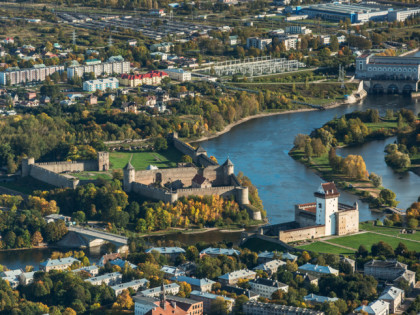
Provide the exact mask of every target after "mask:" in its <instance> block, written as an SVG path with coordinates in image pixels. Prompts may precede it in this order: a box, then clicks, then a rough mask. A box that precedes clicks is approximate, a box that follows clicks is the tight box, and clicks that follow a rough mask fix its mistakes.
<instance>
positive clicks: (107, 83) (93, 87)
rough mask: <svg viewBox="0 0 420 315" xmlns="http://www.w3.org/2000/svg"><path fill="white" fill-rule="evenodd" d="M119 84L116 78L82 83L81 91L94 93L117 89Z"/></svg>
mask: <svg viewBox="0 0 420 315" xmlns="http://www.w3.org/2000/svg"><path fill="white" fill-rule="evenodd" d="M119 85H120V83H119V82H118V79H117V78H106V79H96V80H89V81H85V82H83V91H88V92H95V91H98V90H99V91H105V90H106V89H111V90H114V89H118V87H119Z"/></svg>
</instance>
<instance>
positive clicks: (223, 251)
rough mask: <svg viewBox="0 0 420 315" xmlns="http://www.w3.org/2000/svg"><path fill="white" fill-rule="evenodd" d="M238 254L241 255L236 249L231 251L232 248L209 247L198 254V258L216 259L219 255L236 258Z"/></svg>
mask: <svg viewBox="0 0 420 315" xmlns="http://www.w3.org/2000/svg"><path fill="white" fill-rule="evenodd" d="M240 254H241V252H240V251H239V250H236V249H233V248H213V247H209V248H206V249H203V250H202V251H201V252H200V258H201V257H203V256H204V255H209V256H213V257H217V256H219V255H226V256H234V255H237V256H239V255H240Z"/></svg>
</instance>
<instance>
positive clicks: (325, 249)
mask: <svg viewBox="0 0 420 315" xmlns="http://www.w3.org/2000/svg"><path fill="white" fill-rule="evenodd" d="M297 248H300V249H305V250H309V251H313V252H318V253H324V254H336V255H353V254H354V252H352V251H350V250H348V249H345V248H342V247H338V246H334V245H330V244H326V243H323V242H314V243H311V244H309V245H303V246H297Z"/></svg>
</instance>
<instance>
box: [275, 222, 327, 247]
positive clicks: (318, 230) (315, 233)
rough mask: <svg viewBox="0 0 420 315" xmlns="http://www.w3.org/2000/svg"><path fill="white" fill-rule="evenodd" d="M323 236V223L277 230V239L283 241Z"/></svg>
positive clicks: (296, 240)
mask: <svg viewBox="0 0 420 315" xmlns="http://www.w3.org/2000/svg"><path fill="white" fill-rule="evenodd" d="M322 236H325V225H315V226H308V227H304V228H298V229H292V230H286V231H279V240H280V241H282V242H285V243H290V242H298V241H304V240H308V239H314V238H319V237H322Z"/></svg>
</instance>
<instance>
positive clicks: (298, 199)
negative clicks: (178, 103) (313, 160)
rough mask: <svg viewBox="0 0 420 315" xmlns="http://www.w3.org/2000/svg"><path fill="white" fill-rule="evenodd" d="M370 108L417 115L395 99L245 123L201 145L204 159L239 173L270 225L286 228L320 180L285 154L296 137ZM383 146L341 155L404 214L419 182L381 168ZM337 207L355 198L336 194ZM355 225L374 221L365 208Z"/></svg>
mask: <svg viewBox="0 0 420 315" xmlns="http://www.w3.org/2000/svg"><path fill="white" fill-rule="evenodd" d="M368 108H376V109H378V110H379V111H380V113H381V114H384V113H385V111H386V110H387V109H394V110H395V111H396V110H398V109H401V108H407V109H411V110H413V111H414V112H415V113H418V112H419V111H420V102H419V101H417V100H416V99H411V98H406V97H401V96H391V95H383V96H368V97H367V98H366V99H365V100H363V101H362V102H361V103H359V104H354V105H345V106H340V107H337V108H333V109H329V110H325V111H311V112H300V113H294V114H285V115H278V116H268V117H264V118H260V119H255V120H250V121H247V122H245V123H243V124H241V125H239V126H236V127H234V128H232V130H231V131H230V132H229V133H226V134H224V135H221V136H220V137H218V138H215V139H210V140H207V141H204V142H202V143H201V144H202V146H203V147H204V148H205V149H206V150H207V152H208V154H209V155H214V156H215V157H216V158H217V159H218V161H219V163H223V162H224V161H225V159H226V158H227V157H228V156H229V158H230V159H231V160H232V161H233V163H234V164H235V173H237V172H238V171H243V172H244V173H245V175H246V176H248V177H249V178H250V179H251V181H252V182H253V183H254V185H256V187H257V188H258V191H259V194H260V197H261V199H262V200H263V203H264V207H265V209H266V210H267V216H268V218H269V220H270V223H281V222H287V221H290V220H293V219H294V205H295V204H297V203H305V202H312V201H313V199H314V197H313V192H314V191H315V190H316V189H317V188H318V185H319V184H320V182H321V179H320V178H319V177H318V176H317V175H316V174H315V173H314V172H313V171H311V170H309V169H307V168H306V167H305V166H304V165H302V164H301V163H298V162H296V161H295V160H293V159H292V158H291V157H290V156H289V155H288V152H289V150H290V149H291V148H292V147H293V140H294V138H295V136H296V135H297V134H298V133H303V134H309V133H310V132H311V131H312V130H314V129H315V128H318V127H321V126H322V125H323V124H325V123H326V122H327V121H329V120H331V119H333V118H334V117H335V116H337V117H339V116H342V115H344V114H346V113H350V112H352V111H355V110H366V109H368ZM390 141H392V139H391V140H389V139H388V140H386V141H374V142H371V143H368V144H365V145H363V146H359V147H349V148H346V149H344V150H343V151H342V153H341V154H344V155H347V154H361V155H362V156H363V158H364V159H365V161H366V164H367V168H368V171H374V172H375V173H377V174H378V175H380V176H382V177H383V184H384V186H385V187H387V188H390V189H391V190H393V191H395V192H396V193H397V199H398V201H400V204H399V206H400V207H402V208H407V207H408V206H409V205H410V204H411V203H412V202H414V201H415V200H416V199H417V197H418V196H419V195H420V188H419V187H420V177H419V176H417V175H415V174H413V173H408V174H405V175H400V174H397V173H395V172H394V171H393V170H392V169H390V168H389V167H387V166H386V164H385V162H384V153H383V149H384V146H385V144H386V143H389V142H390ZM340 201H341V202H343V203H349V204H353V203H354V202H356V201H358V199H357V197H356V196H353V195H350V194H348V193H346V192H342V193H341V197H340ZM359 209H360V220H361V221H366V220H371V219H375V218H376V217H377V216H378V214H373V213H372V212H371V211H370V210H369V208H368V205H367V204H365V203H361V202H359Z"/></svg>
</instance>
